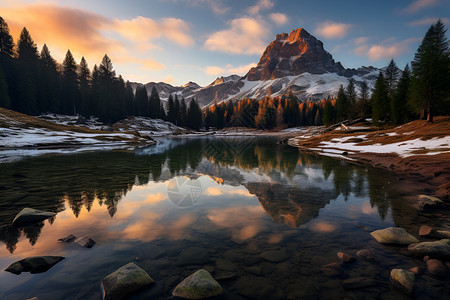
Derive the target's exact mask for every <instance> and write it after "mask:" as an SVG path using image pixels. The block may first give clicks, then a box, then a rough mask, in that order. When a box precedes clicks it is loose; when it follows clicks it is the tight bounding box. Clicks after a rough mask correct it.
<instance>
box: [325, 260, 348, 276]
mask: <svg viewBox="0 0 450 300" xmlns="http://www.w3.org/2000/svg"><path fill="white" fill-rule="evenodd" d="M322 272H323V273H324V274H325V275H326V276H329V277H335V276H340V275H341V274H342V273H343V272H344V270H343V268H342V263H341V262H334V263H330V264H327V265H323V266H322Z"/></svg>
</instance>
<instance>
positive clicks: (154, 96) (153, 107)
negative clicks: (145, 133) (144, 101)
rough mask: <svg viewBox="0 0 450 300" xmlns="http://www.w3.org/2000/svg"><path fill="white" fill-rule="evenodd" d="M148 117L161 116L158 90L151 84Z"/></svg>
mask: <svg viewBox="0 0 450 300" xmlns="http://www.w3.org/2000/svg"><path fill="white" fill-rule="evenodd" d="M149 106H150V118H155V119H157V118H160V117H161V99H159V94H158V91H157V90H156V87H155V86H153V88H152V91H151V93H150V100H149Z"/></svg>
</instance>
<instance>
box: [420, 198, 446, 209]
mask: <svg viewBox="0 0 450 300" xmlns="http://www.w3.org/2000/svg"><path fill="white" fill-rule="evenodd" d="M442 203H444V202H443V201H442V200H441V199H439V198H436V197H433V196H428V195H419V202H418V208H419V209H420V210H422V211H424V210H431V209H435V208H438V207H440V206H441V205H442Z"/></svg>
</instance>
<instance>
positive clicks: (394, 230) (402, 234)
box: [370, 227, 419, 245]
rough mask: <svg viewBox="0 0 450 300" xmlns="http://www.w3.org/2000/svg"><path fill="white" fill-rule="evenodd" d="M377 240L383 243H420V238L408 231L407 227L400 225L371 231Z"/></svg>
mask: <svg viewBox="0 0 450 300" xmlns="http://www.w3.org/2000/svg"><path fill="white" fill-rule="evenodd" d="M370 235H372V236H373V237H374V238H375V239H376V240H377V242H379V243H381V244H399V245H409V244H412V243H418V242H419V240H418V239H416V238H415V237H413V236H412V235H410V234H409V233H408V232H406V230H405V229H403V228H399V227H388V228H385V229H381V230H376V231H373V232H371V233H370Z"/></svg>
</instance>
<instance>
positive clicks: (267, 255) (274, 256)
mask: <svg viewBox="0 0 450 300" xmlns="http://www.w3.org/2000/svg"><path fill="white" fill-rule="evenodd" d="M260 256H261V257H262V258H263V259H265V260H267V261H270V262H272V263H280V262H283V261H285V260H286V259H288V258H289V253H288V252H287V251H286V249H281V250H269V251H266V252H263V253H261V255H260Z"/></svg>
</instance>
